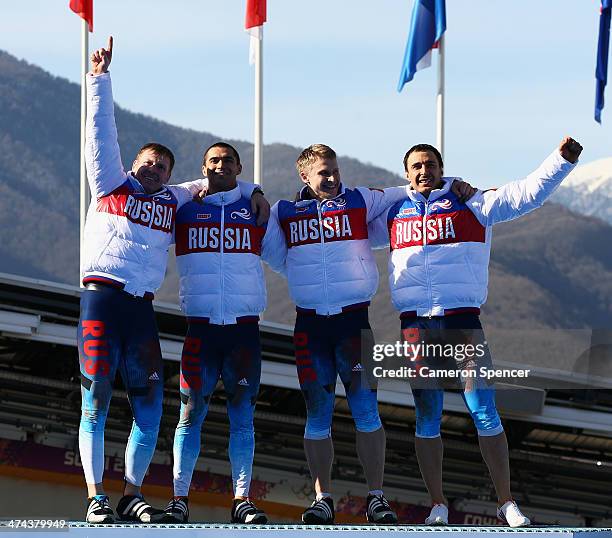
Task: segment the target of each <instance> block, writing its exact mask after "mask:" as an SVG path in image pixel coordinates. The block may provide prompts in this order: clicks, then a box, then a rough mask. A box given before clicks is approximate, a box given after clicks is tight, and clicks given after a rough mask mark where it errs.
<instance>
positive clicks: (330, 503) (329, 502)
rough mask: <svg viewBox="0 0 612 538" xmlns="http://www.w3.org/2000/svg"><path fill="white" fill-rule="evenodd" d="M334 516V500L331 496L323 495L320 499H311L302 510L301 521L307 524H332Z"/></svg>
mask: <svg viewBox="0 0 612 538" xmlns="http://www.w3.org/2000/svg"><path fill="white" fill-rule="evenodd" d="M334 517H335V512H334V500H333V499H332V498H331V497H324V498H323V499H321V500H320V501H317V500H315V501H313V503H312V504H311V505H310V506H309V507H308V508H306V510H304V513H303V514H302V521H303V522H304V523H306V524H307V525H332V524H333V522H334Z"/></svg>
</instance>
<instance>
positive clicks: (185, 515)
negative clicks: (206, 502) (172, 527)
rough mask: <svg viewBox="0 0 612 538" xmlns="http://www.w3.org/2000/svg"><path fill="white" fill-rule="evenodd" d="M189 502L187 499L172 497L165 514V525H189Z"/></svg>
mask: <svg viewBox="0 0 612 538" xmlns="http://www.w3.org/2000/svg"><path fill="white" fill-rule="evenodd" d="M188 503H189V500H188V499H187V497H172V499H170V502H168V506H166V510H164V513H165V514H166V517H165V519H164V523H171V522H172V523H188V522H189V506H188Z"/></svg>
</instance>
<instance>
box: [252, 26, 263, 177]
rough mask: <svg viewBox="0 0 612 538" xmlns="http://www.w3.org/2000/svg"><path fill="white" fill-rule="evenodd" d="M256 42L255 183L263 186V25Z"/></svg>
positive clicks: (259, 29)
mask: <svg viewBox="0 0 612 538" xmlns="http://www.w3.org/2000/svg"><path fill="white" fill-rule="evenodd" d="M258 31H259V36H258V38H251V39H254V40H255V136H254V143H253V146H254V147H253V181H254V182H255V184H256V185H261V177H262V174H263V25H262V26H260V27H259V28H258Z"/></svg>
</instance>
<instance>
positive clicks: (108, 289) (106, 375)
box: [78, 37, 266, 523]
mask: <svg viewBox="0 0 612 538" xmlns="http://www.w3.org/2000/svg"><path fill="white" fill-rule="evenodd" d="M112 53H113V39H112V37H110V38H109V41H108V46H107V48H101V49H98V50H96V51H95V52H94V53H93V54H92V55H91V72H90V73H88V74H87V80H86V83H87V96H88V106H87V130H86V147H85V158H86V165H87V177H88V180H89V186H90V189H91V193H92V202H91V205H90V207H89V211H88V214H87V221H86V225H85V239H84V249H85V251H84V255H83V265H82V267H81V275H82V282H83V284H84V285H85V288H86V289H85V290H84V291H83V294H82V296H81V315H80V319H79V326H78V348H79V362H80V369H81V394H82V406H81V422H80V427H79V450H80V455H81V460H82V463H83V471H84V474H85V481H86V483H87V493H88V508H87V515H86V520H87V522H88V523H112V522H113V521H114V520H115V515H114V513H113V510H112V509H111V507H110V503H109V499H108V496H107V495H106V494H105V492H104V488H103V484H102V475H103V470H104V426H105V422H106V416H107V413H108V408H109V405H110V400H111V396H112V384H113V380H114V377H115V374H116V372H117V370H119V372H120V374H121V376H122V378H123V382H124V385H125V388H126V391H127V393H128V397H129V401H130V406H131V409H132V413H133V416H134V420H133V424H132V430H131V433H130V436H129V439H128V442H127V446H126V452H125V488H124V496H123V497H122V498H121V500H120V501H119V503H118V505H117V515H118V516H119V518H120V519H122V520H128V521H139V522H142V523H151V522H156V521H160V520H162V519H164V518H165V517H166V516H165V514H164V512H163V511H162V510H157V509H154V508H152V507H151V506H150V505H149V504H148V503H147V502H146V501H145V500H144V499H143V497H142V494H141V492H140V487H141V484H142V481H143V478H144V476H145V473H146V471H147V469H148V467H149V464H150V462H151V459H152V457H153V453H154V451H155V445H156V442H157V434H158V430H159V422H160V418H161V412H162V395H163V367H162V357H161V351H160V345H159V337H158V333H157V326H156V322H155V314H154V311H153V306H152V299H153V293H154V292H155V291H156V290H157V289H158V288H159V286H160V285H161V283H162V280H163V278H164V274H165V270H166V262H167V257H168V247H169V245H170V243H171V240H172V232H173V229H174V222H175V217H176V212H177V209H178V208H179V207H180V206H181V205H183V204H185V203H186V202H188V201H190V200H191V199H192V198H193V196H194V195H196V194H197V193H198V192H199V191H201V190H203V189H205V187H206V182H205V181H201V180H197V181H194V182H190V183H185V184H182V185H172V186H167V183H168V181H169V180H170V175H171V173H172V167H173V165H174V156H173V154H172V152H171V151H170V150H169V149H168V148H166V147H165V146H162V145H161V144H157V143H149V144H145V145H144V146H143V147H142V148H141V149H140V150H139V152H138V154H137V155H136V158H135V159H134V162H133V164H132V170H131V171H130V172H128V173H126V172H125V171H124V169H123V166H122V163H121V155H120V151H119V145H118V143H117V129H116V127H115V119H114V105H113V96H112V90H111V80H110V74H109V73H108V67H109V65H110V63H111V59H112ZM244 188H245V190H246V191H247V192H248V195H249V196H250V194H251V191H252V190H253V186H250V187H249V186H247V185H244ZM257 198H260V197H259V196H258V197H257ZM265 206H266V204H264V209H265Z"/></svg>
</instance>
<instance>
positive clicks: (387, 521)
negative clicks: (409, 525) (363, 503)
mask: <svg viewBox="0 0 612 538" xmlns="http://www.w3.org/2000/svg"><path fill="white" fill-rule="evenodd" d="M366 520H367V522H368V523H372V524H373V525H395V524H396V523H397V517H394V516H393V515H391V514H385V515H384V516H383V517H381V518H380V519H379V520H378V521H374V520H373V519H370V516H369V515H368V514H366Z"/></svg>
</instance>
